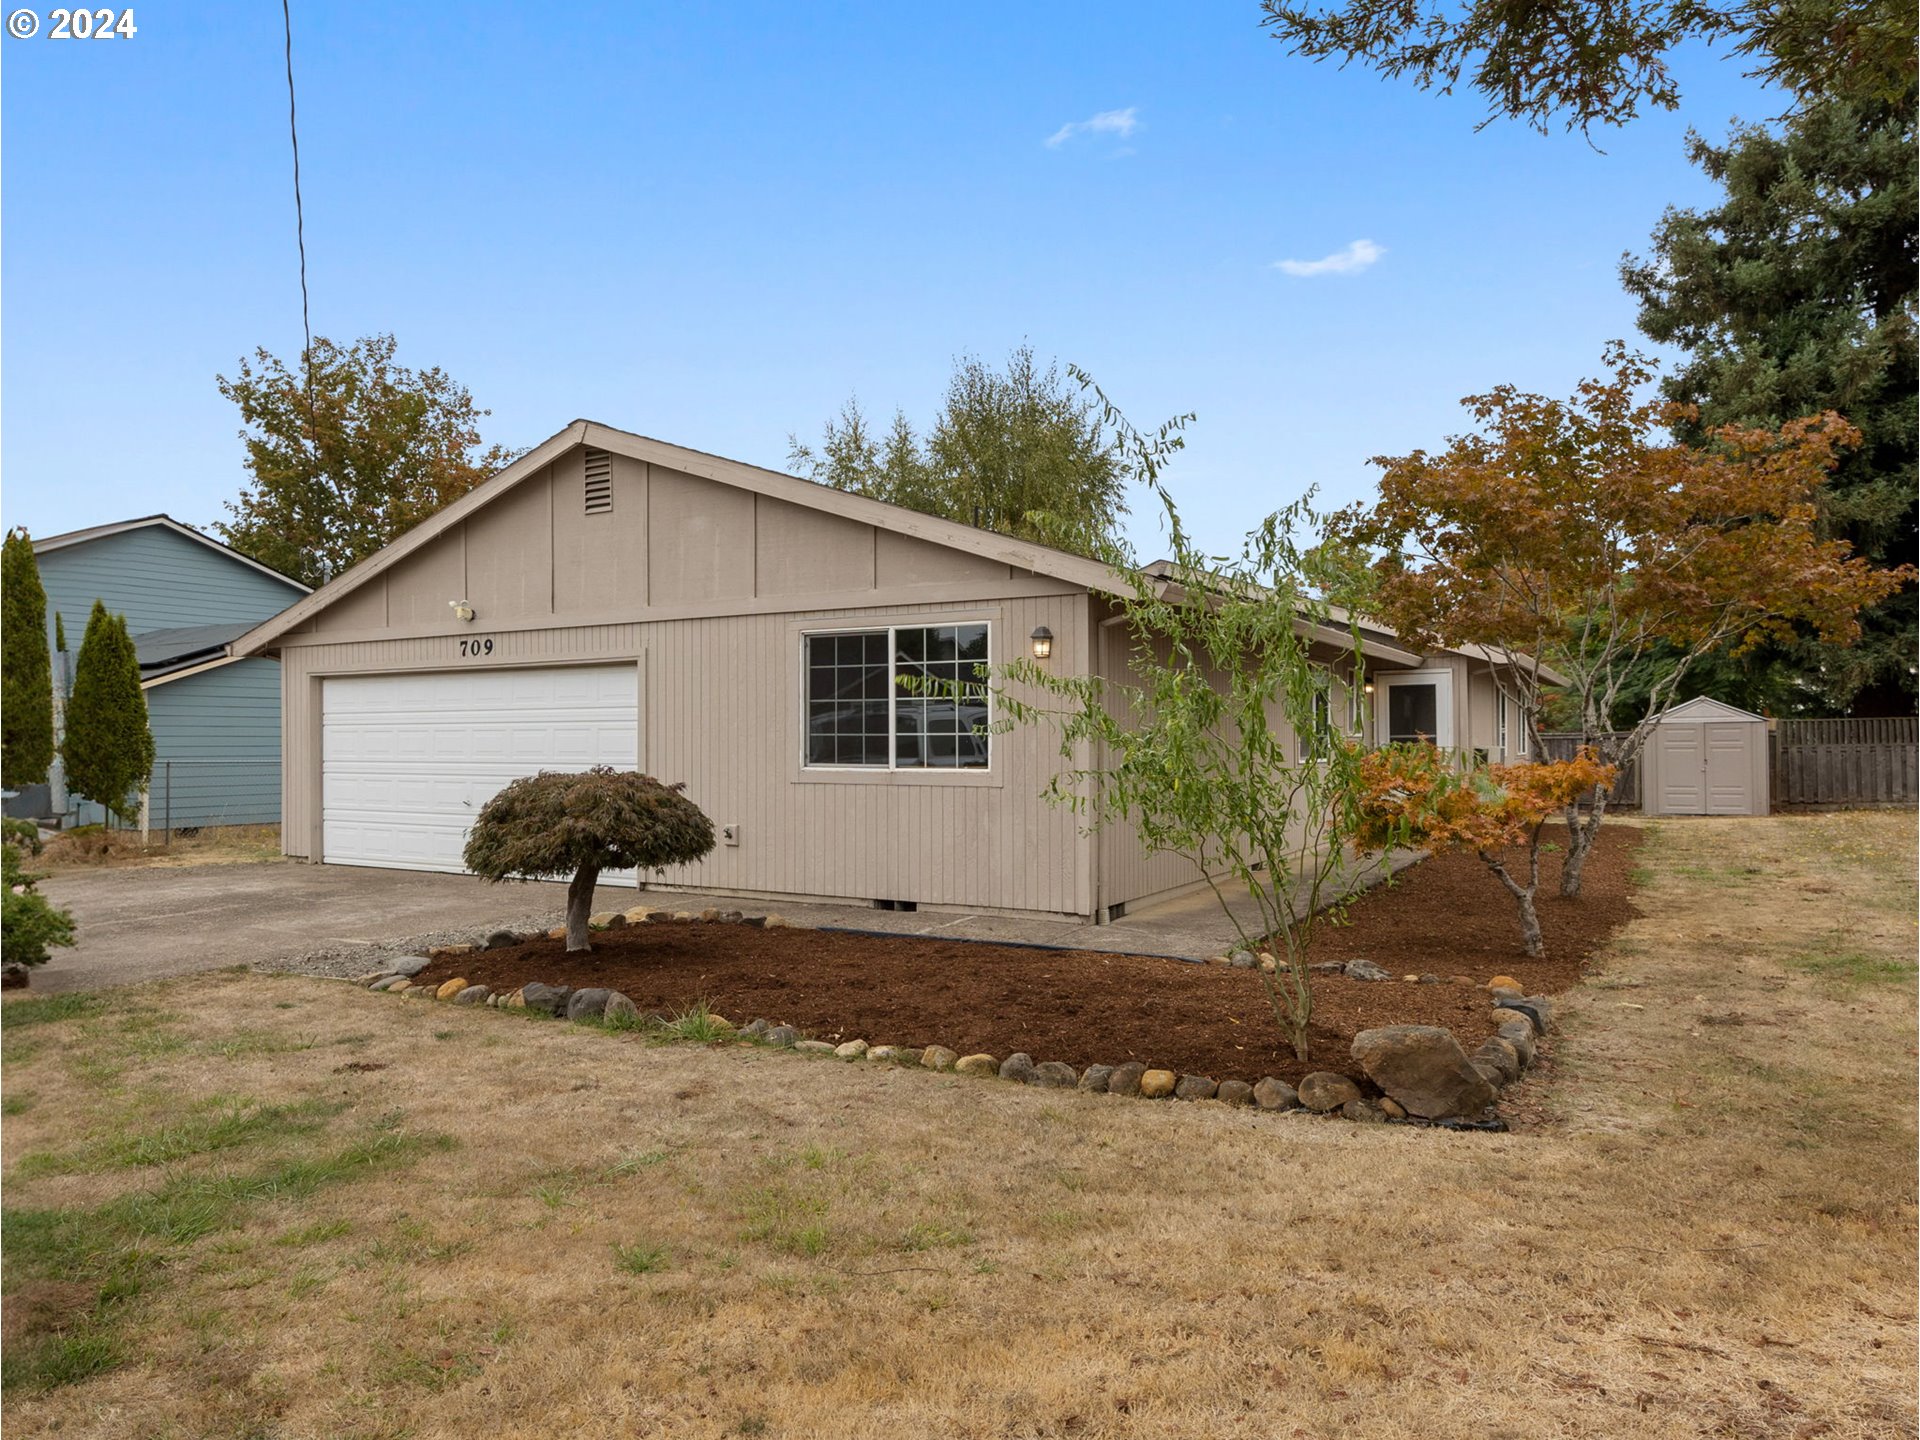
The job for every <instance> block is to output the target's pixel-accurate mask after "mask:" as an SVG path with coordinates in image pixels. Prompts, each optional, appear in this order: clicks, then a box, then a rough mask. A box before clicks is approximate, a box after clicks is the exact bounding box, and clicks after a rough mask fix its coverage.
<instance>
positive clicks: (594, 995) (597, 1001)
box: [567, 985, 613, 1020]
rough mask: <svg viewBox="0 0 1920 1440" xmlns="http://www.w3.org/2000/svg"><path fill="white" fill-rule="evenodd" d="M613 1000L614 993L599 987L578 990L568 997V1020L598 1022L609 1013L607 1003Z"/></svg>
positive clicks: (590, 986) (591, 986) (592, 986)
mask: <svg viewBox="0 0 1920 1440" xmlns="http://www.w3.org/2000/svg"><path fill="white" fill-rule="evenodd" d="M612 998H613V992H612V991H611V990H608V989H606V988H605V987H603V986H599V985H589V986H588V987H587V988H585V989H584V990H576V991H574V992H573V994H571V995H569V996H568V997H567V1019H569V1020H598V1019H600V1018H601V1017H602V1016H603V1015H605V1014H606V1013H607V1001H609V1000H611V999H612Z"/></svg>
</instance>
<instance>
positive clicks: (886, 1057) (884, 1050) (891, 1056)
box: [866, 1045, 900, 1065]
mask: <svg viewBox="0 0 1920 1440" xmlns="http://www.w3.org/2000/svg"><path fill="white" fill-rule="evenodd" d="M866 1058H867V1059H869V1060H878V1061H879V1062H880V1063H881V1064H882V1065H891V1064H893V1063H894V1062H895V1061H897V1060H899V1058H900V1047H899V1046H898V1045H869V1046H868V1047H867V1054H866Z"/></svg>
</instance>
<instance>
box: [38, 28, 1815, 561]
mask: <svg viewBox="0 0 1920 1440" xmlns="http://www.w3.org/2000/svg"><path fill="white" fill-rule="evenodd" d="M42 13H43V15H44V10H43V12H42ZM1259 14H1260V12H1259V9H1258V6H1257V5H1255V4H1252V3H1246V0H1234V3H1215V4H1210V5H1205V6H1168V5H1165V4H1157V5H1148V4H1121V3H1100V4H1048V5H1044V6H1035V5H997V4H984V3H976V4H970V5H965V6H919V5H902V4H875V5H863V6H856V5H841V6H834V5H827V6H795V5H792V4H790V3H785V4H762V3H748V0H739V3H730V4H727V5H724V6H723V5H701V4H671V5H667V4H659V5H652V4H625V5H604V6H602V5H594V4H573V5H567V6H553V5H546V4H538V5H536V4H529V3H522V4H517V5H516V4H485V3H472V4H466V5H461V6H458V7H456V6H450V5H448V6H436V5H425V6H400V5H352V4H333V5H327V6H324V7H323V6H320V5H316V4H314V3H312V0H305V3H303V0H294V5H293V17H294V55H295V71H296V80H297V84H298V87H299V100H300V120H301V157H302V163H303V180H304V191H305V200H306V215H307V251H308V257H309V278H310V284H311V290H312V302H313V323H314V329H315V332H316V333H317V334H324V335H328V336H331V337H333V338H335V339H338V340H342V341H345V340H349V339H351V338H353V337H355V336H358V335H362V334H367V333H370V332H373V331H376V330H390V331H392V332H394V333H395V334H396V336H397V337H398V339H399V345H400V359H401V360H402V362H403V363H407V364H411V365H415V366H426V365H440V366H442V367H444V368H445V369H446V370H448V371H449V372H450V373H451V374H452V375H453V376H455V377H456V378H457V379H459V380H460V381H461V382H462V383H464V384H466V385H467V386H468V387H469V388H470V389H471V390H472V392H473V394H474V397H475V398H476V400H477V401H478V402H479V403H480V404H482V405H484V406H487V407H489V408H490V409H491V410H492V411H493V414H492V417H491V419H490V420H489V421H487V422H486V424H487V438H488V439H489V440H499V441H502V442H505V443H507V444H511V445H528V444H532V443H534V442H536V441H538V440H540V439H542V438H544V437H545V436H547V435H549V434H551V433H552V432H554V431H555V430H558V429H559V428H561V427H562V426H563V425H564V424H566V423H567V422H568V421H570V420H572V419H573V418H575V417H576V416H587V417H590V418H594V419H598V420H604V421H607V422H609V423H611V424H615V425H619V426H622V427H624V428H627V429H632V430H638V431H641V432H644V433H646V434H651V435H655V436H658V437H660V438H662V439H666V440H671V441H674V442H677V443H680V444H685V445H690V446H694V447H696V448H699V449H704V450H711V451H715V452H718V453H720V454H724V455H729V456H733V457H736V458H738V459H742V460H748V461H753V462H756V463H759V464H765V465H772V466H776V467H781V466H783V465H784V462H785V456H786V451H787V436H788V434H789V432H792V431H796V430H797V431H799V432H800V433H801V434H802V436H803V437H804V438H808V439H813V438H816V437H817V434H818V431H819V428H820V425H821V422H822V421H823V420H824V419H825V418H826V417H827V416H828V415H829V414H831V413H832V412H834V411H835V410H836V409H837V408H838V406H839V405H840V403H841V402H842V401H843V400H845V399H846V398H847V396H848V395H850V394H858V396H859V397H860V399H861V401H862V403H863V404H864V405H865V406H866V407H867V409H868V410H869V412H870V413H874V414H879V415H884V414H887V413H889V412H891V410H892V409H893V408H894V407H895V406H896V405H899V406H904V407H905V408H906V410H907V412H908V413H909V415H911V416H913V417H915V418H916V419H917V420H924V419H925V418H926V417H928V416H930V415H931V413H932V412H933V410H934V408H935V406H936V404H937V401H938V399H939V396H940V393H941V390H942V388H943V386H944V383H945V380H946V377H947V375H948V374H949V372H950V370H951V368H952V361H953V358H954V357H955V356H956V355H959V354H961V353H963V352H976V353H979V354H982V355H984V356H987V357H989V358H996V357H1002V356H1004V355H1005V353H1006V352H1007V351H1008V350H1009V349H1010V348H1012V347H1013V346H1014V345H1016V344H1018V343H1020V342H1021V341H1022V340H1023V339H1024V340H1028V341H1030V342H1031V343H1032V344H1033V346H1034V347H1035V349H1036V350H1037V351H1038V352H1039V353H1040V354H1041V355H1042V356H1057V357H1059V358H1060V359H1061V360H1062V361H1073V362H1076V363H1078V364H1080V365H1082V366H1084V367H1085V368H1087V369H1088V370H1090V371H1091V372H1092V373H1093V375H1094V376H1095V377H1096V378H1097V379H1098V380H1099V381H1100V383H1101V385H1102V386H1103V387H1104V388H1105V389H1106V390H1107V391H1108V393H1109V394H1110V395H1112V396H1113V398H1114V399H1115V400H1116V401H1117V402H1118V403H1120V404H1121V405H1122V407H1123V408H1124V409H1125V410H1126V411H1127V412H1128V413H1129V415H1130V416H1131V417H1132V418H1133V419H1134V420H1135V421H1136V422H1138V423H1141V424H1142V425H1143V426H1144V425H1148V424H1152V423H1157V422H1158V421H1159V420H1161V419H1163V418H1165V417H1166V416H1168V415H1170V414H1172V413H1174V412H1177V411H1184V410H1192V411H1196V412H1198V417H1199V418H1198V421H1197V423H1196V424H1195V425H1194V427H1193V428H1192V430H1191V432H1190V437H1191V438H1190V441H1189V445H1188V450H1187V454H1186V455H1185V457H1183V459H1182V462H1181V464H1180V466H1179V468H1178V470H1177V472H1176V473H1175V475H1174V476H1173V477H1172V480H1173V484H1174V488H1175V490H1176V492H1177V493H1178V495H1179V496H1180V497H1181V500H1182V504H1183V508H1185V509H1186V510H1187V512H1188V513H1189V514H1190V516H1191V517H1192V519H1193V521H1194V523H1195V525H1196V528H1197V530H1198V533H1199V534H1200V535H1201V536H1202V537H1203V538H1205V539H1207V540H1210V541H1213V542H1215V543H1220V544H1224V543H1226V542H1227V541H1229V540H1230V539H1232V538H1233V537H1234V536H1236V535H1237V534H1238V533H1240V532H1241V531H1243V530H1244V529H1245V528H1247V527H1248V526H1250V525H1252V524H1253V523H1254V522H1255V521H1257V519H1258V518H1259V517H1260V516H1261V515H1263V514H1265V513H1266V512H1267V511H1269V510H1271V509H1273V508H1275V507H1276V506H1278V505H1280V504H1282V503H1285V502H1286V501H1288V500H1290V499H1292V498H1293V497H1294V496H1296V495H1297V494H1298V493H1299V492H1300V491H1302V490H1303V489H1305V488H1306V487H1307V486H1308V485H1310V484H1313V485H1318V486H1319V487H1320V489H1321V492H1322V495H1323V497H1324V498H1325V499H1327V500H1329V501H1333V502H1344V501H1346V500H1350V499H1354V498H1357V497H1360V496H1363V495H1365V494H1366V493H1368V491H1369V490H1370V488H1371V483H1372V481H1371V472H1370V470H1369V468H1368V466H1367V464H1366V461H1367V459H1368V457H1370V456H1372V455H1376V454H1381V453H1398V452H1402V451H1405V450H1409V449H1412V448H1415V447H1417V446H1421V445H1434V444H1437V443H1439V442H1440V441H1441V440H1442V439H1443V438H1444V437H1445V435H1447V434H1448V433H1450V432H1451V431H1453V430H1456V429H1458V428H1460V422H1461V419H1462V416H1461V412H1460V411H1459V409H1458V406H1457V403H1456V402H1457V401H1458V399H1459V397H1460V396H1462V395H1465V394H1468V393H1470V392H1472V391H1475V390H1480V389H1485V388H1488V387H1490V386H1492V385H1494V384H1497V383H1500V382H1503V381H1511V382H1513V383H1516V384H1518V385H1521V386H1522V387H1524V388H1529V389H1538V390H1544V391H1548V392H1559V391H1564V390H1566V389H1567V388H1568V387H1569V386H1570V385H1571V384H1572V382H1573V381H1574V380H1575V379H1576V378H1578V377H1579V376H1580V375H1582V374H1584V373H1588V372H1590V371H1591V370H1592V369H1593V368H1594V366H1595V363H1596V361H1597V358H1598V356H1599V352H1600V348H1601V346H1602V344H1603V342H1604V341H1606V340H1607V339H1608V338H1609V337H1613V336H1621V335H1631V334H1632V333H1633V308H1632V306H1631V304H1630V303H1629V302H1628V300H1627V298H1626V297H1625V295H1624V294H1623V293H1622V292H1621V290H1620V287H1619V284H1618V281H1617V278H1616V265H1617V262H1618V260H1619V257H1620V255H1621V253H1622V252H1623V251H1625V250H1629V249H1634V250H1638V249H1643V248H1644V247H1645V243H1646V237H1647V235H1648V233H1649V231H1650V230H1651V228H1652V226H1653V224H1654V223H1655V221H1656V220H1657V219H1658V217H1659V214H1660V212H1661V210H1662V208H1663V207H1665V206H1666V205H1669V204H1674V203H1679V204H1698V203H1702V202H1704V201H1707V200H1709V199H1710V198H1711V193H1712V192H1711V189H1710V187H1709V186H1708V185H1707V184H1706V182H1705V181H1704V180H1703V178H1702V177H1701V176H1700V175H1699V174H1698V173H1697V172H1696V171H1694V170H1693V169H1692V168H1691V167H1689V166H1688V165H1687V163H1686V161H1685V157H1684V155H1683V153H1682V137H1683V135H1684V132H1685V130H1686V128H1687V126H1688V125H1693V126H1695V127H1697V128H1699V129H1701V130H1702V131H1703V132H1705V133H1707V134H1708V135H1712V136H1718V135H1720V134H1722V133H1724V131H1725V128H1726V125H1727V122H1728V121H1729V119H1730V118H1731V117H1733V116H1735V115H1740V116H1742V117H1743V118H1747V119H1764V118H1766V117H1767V116H1768V115H1770V114H1772V113H1773V112H1774V111H1775V110H1777V109H1778V108H1779V106H1778V105H1777V104H1776V103H1774V102H1773V101H1772V100H1771V98H1770V97H1769V96H1768V95H1766V94H1765V93H1764V92H1762V91H1760V90H1759V89H1758V88H1757V87H1755V86H1754V85H1752V84H1751V83H1750V82H1748V81H1745V80H1743V79H1742V78H1741V76H1740V73H1739V66H1738V64H1737V62H1730V61H1726V60H1723V59H1720V58H1718V57H1715V56H1712V55H1707V54H1704V53H1702V54H1699V55H1693V56H1688V57H1685V58H1684V59H1683V61H1682V63H1681V66H1680V70H1681V77H1682V81H1683V84H1684V87H1685V89H1686V92H1687V100H1686V104H1685V106H1684V107H1683V109H1682V110H1681V111H1680V112H1679V113H1678V114H1677V115H1665V114H1659V115H1654V116H1650V117H1647V118H1643V119H1642V120H1640V121H1638V122H1637V123H1635V124H1634V125H1632V126H1630V127H1629V128H1627V129H1625V130H1618V131H1612V132H1608V133H1605V134H1600V135H1596V137H1595V139H1596V141H1597V142H1598V144H1599V145H1601V146H1604V147H1605V153H1602V152H1601V151H1600V150H1597V149H1595V148H1593V147H1591V146H1589V145H1588V144H1587V143H1586V142H1585V141H1584V140H1582V139H1581V137H1579V136H1578V135H1565V134H1555V135H1552V136H1539V135H1536V134H1534V133H1532V132H1531V131H1528V130H1526V129H1525V128H1523V127H1521V126H1519V125H1516V124H1512V123H1510V122H1500V123H1496V124H1494V125H1492V126H1490V127H1488V128H1487V129H1485V130H1482V131H1479V132H1477V133H1476V131H1475V129H1474V126H1475V125H1476V123H1477V122H1478V121H1479V120H1480V119H1481V118H1482V116H1483V113H1484V110H1483V107H1482V106H1481V105H1480V104H1479V103H1478V101H1477V100H1476V99H1475V98H1473V97H1471V96H1463V97H1456V98H1446V97H1440V96H1435V95H1431V94H1423V93H1420V92H1418V91H1416V90H1414V89H1413V88H1412V87H1410V86H1408V85H1405V84H1399V83H1392V82H1386V81H1381V80H1379V79H1377V78H1375V77H1374V76H1373V75H1372V74H1371V73H1369V72H1363V71H1361V70H1358V69H1354V70H1348V71H1346V72H1341V71H1338V70H1335V69H1332V68H1330V67H1327V66H1313V65H1309V64H1307V63H1305V62H1303V61H1298V60H1293V59H1290V58H1288V57H1287V55H1286V54H1285V52H1284V50H1283V49H1282V47H1281V46H1280V45H1279V44H1277V43H1276V42H1274V41H1272V40H1271V39H1269V38H1267V37H1266V36H1265V34H1264V33H1263V32H1262V30H1261V29H1260V27H1259V23H1258V22H1259ZM136 17H137V23H138V26H139V33H138V34H137V35H136V36H135V37H133V38H132V39H130V40H115V41H105V42H103V41H90V42H77V41H67V42H59V41H52V40H50V39H48V38H46V32H45V29H44V28H43V30H42V33H41V35H40V36H38V37H36V38H34V39H31V40H24V41H23V40H17V39H13V38H11V37H8V38H5V39H0V64H4V74H5V86H4V92H3V93H0V119H3V120H4V129H3V130H0V167H3V169H0V174H3V175H4V202H5V203H4V229H3V230H0V242H3V250H0V285H3V287H4V295H3V299H4V330H3V331H0V363H3V364H4V387H5V388H4V429H3V430H0V465H3V466H4V480H5V488H4V494H3V496H0V504H3V505H4V510H5V520H6V523H7V524H9V525H19V524H24V525H27V526H28V527H30V528H31V529H32V530H33V531H34V532H35V533H36V534H42V535H45V534H51V533H54V532H55V531H59V530H65V529H70V528H74V527H77V526H82V525H88V524H96V523H100V522H104V521H108V520H114V519H120V518H125V517H127V516H130V515H137V514H145V513H148V512H151V511H154V510H165V511H167V512H169V513H171V514H172V515H174V516H175V517H176V518H178V519H181V520H185V521H187V522H189V523H194V524H205V523H207V522H209V521H212V520H214V519H217V518H219V516H220V515H221V513H222V510H221V506H222V502H223V501H224V500H226V499H228V498H230V497H231V496H233V495H235V494H236V493H238V491H239V490H240V488H241V486H242V485H243V483H244V480H245V472H244V470H243V469H242V464H241V460H242V452H241V447H240V443H239V441H238V439H237V433H236V432H237V429H238V419H237V416H236V415H235V413H234V412H233V410H232V407H231V406H230V405H228V403H227V402H226V401H224V400H222V399H221V398H220V395H219V393H218V391H217V390H216V388H215V383H214V377H215V375H216V374H219V373H232V370H233V368H234V365H235V362H236V360H237V359H238V357H240V356H241V355H242V354H245V353H248V352H250V351H251V350H252V349H253V348H254V347H255V346H259V345H264V346H266V347H267V348H269V349H271V350H273V351H275V352H276V353H279V354H281V355H283V356H285V357H288V358H289V359H291V358H292V357H294V356H296V355H297V354H298V351H299V347H300V310H299V292H298V288H297V272H296V255H295V249H294V234H293V210H292V193H291V178H290V161H289V156H288V147H287V131H286V93H285V88H284V86H285V76H284V71H283V69H282V65H283V57H282V51H281V45H282V35H281V28H280V11H279V7H278V6H277V5H271V4H268V3H264V0H263V3H255V4H250V5H245V6H242V5H238V4H220V3H195V4H192V5H181V4H178V3H171V4H151V5H138V6H137V7H136ZM1096 116H1107V117H1108V118H1107V119H1105V120H1103V121H1101V122H1100V123H1099V124H1095V125H1088V124H1086V123H1085V122H1088V121H1090V120H1092V119H1093V118H1094V117H1096ZM1070 126H1078V127H1080V128H1075V129H1071V130H1067V131H1066V133H1064V134H1063V133H1062V131H1063V127H1070ZM1050 140H1052V141H1054V142H1055V143H1051V144H1050V143H1049V141H1050ZM1362 241H1364V242H1368V243H1369V245H1370V246H1371V247H1373V248H1374V249H1375V250H1377V252H1378V253H1377V255H1374V256H1372V257H1371V259H1370V263H1364V262H1367V261H1368V259H1369V256H1368V251H1367V248H1366V247H1361V249H1360V250H1359V251H1357V252H1356V251H1355V250H1354V248H1353V247H1355V245H1356V243H1357V242H1362ZM1356 254H1357V255H1358V256H1359V258H1360V260H1361V261H1362V262H1363V263H1359V264H1354V265H1351V266H1350V267H1349V268H1346V269H1344V270H1342V269H1337V268H1330V269H1326V270H1323V271H1321V272H1319V273H1309V274H1291V273H1288V272H1287V271H1286V270H1285V269H1282V268H1278V267H1277V265H1276V262H1280V261H1285V260H1292V261H1300V262H1313V261H1318V260H1321V259H1324V258H1326V257H1329V256H1353V255H1356ZM1295 268H1299V267H1295ZM1154 531H1155V527H1154V525H1153V524H1152V521H1151V517H1143V518H1141V519H1140V520H1139V521H1138V523H1137V524H1136V526H1135V534H1136V538H1137V539H1138V541H1139V542H1140V544H1141V545H1142V546H1143V548H1146V549H1149V550H1151V549H1152V548H1153V545H1154Z"/></svg>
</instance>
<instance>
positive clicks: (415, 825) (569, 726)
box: [321, 665, 639, 885]
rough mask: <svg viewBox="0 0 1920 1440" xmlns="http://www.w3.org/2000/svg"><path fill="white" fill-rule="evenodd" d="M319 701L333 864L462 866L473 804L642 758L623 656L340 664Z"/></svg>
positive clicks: (631, 675)
mask: <svg viewBox="0 0 1920 1440" xmlns="http://www.w3.org/2000/svg"><path fill="white" fill-rule="evenodd" d="M321 704H322V757H323V758H322V765H321V787H322V825H321V829H322V836H321V840H322V858H323V859H325V860H328V861H331V862H333V863H336V864H343V865H373V866H384V867H389V868H399V869H407V870H443V871H461V870H463V869H464V868H465V867H464V865H463V864H462V863H461V853H462V851H463V850H464V849H465V846H466V839H467V833H468V831H469V830H470V828H471V827H472V824H473V821H474V817H476V816H477V815H478V814H479V813H480V809H481V807H482V806H484V805H485V804H486V802H487V801H488V800H490V799H492V798H493V796H495V795H496V794H498V793H499V792H500V790H501V789H502V788H504V787H505V786H506V785H507V784H508V783H509V782H511V781H513V780H515V779H518V778H519V777H521V776H523V775H532V774H535V773H537V772H539V771H541V770H563V771H564V770H585V769H588V768H589V767H591V766H594V765H611V766H614V767H615V768H617V769H622V770H631V769H634V768H636V767H637V766H638V764H639V677H638V673H637V670H636V669H635V668H634V667H632V666H615V665H593V666H568V667H552V668H547V669H530V670H498V671H478V672H475V671H446V672H436V673H428V674H410V675H369V676H345V677H340V678H337V679H328V680H326V681H324V682H323V686H322V700H321ZM604 878H605V880H606V881H607V882H609V883H613V884H629V885H631V884H632V883H634V877H633V876H632V875H631V873H628V874H625V875H608V876H606V877H604Z"/></svg>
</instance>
